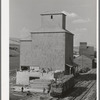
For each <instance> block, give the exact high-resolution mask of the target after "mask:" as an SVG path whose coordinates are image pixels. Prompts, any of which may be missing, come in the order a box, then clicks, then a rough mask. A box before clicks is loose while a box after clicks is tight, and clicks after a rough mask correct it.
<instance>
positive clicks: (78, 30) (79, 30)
mask: <svg viewBox="0 0 100 100" xmlns="http://www.w3.org/2000/svg"><path fill="white" fill-rule="evenodd" d="M81 31H87V28H76V29H75V30H73V33H76V32H81Z"/></svg>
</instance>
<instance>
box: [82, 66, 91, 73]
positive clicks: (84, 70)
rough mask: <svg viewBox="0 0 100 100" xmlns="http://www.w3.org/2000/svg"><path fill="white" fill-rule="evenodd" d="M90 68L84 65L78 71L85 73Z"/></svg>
mask: <svg viewBox="0 0 100 100" xmlns="http://www.w3.org/2000/svg"><path fill="white" fill-rule="evenodd" d="M89 70H90V68H88V67H86V68H82V69H81V70H80V73H87V72H88V71H89Z"/></svg>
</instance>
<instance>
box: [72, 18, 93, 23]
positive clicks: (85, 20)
mask: <svg viewBox="0 0 100 100" xmlns="http://www.w3.org/2000/svg"><path fill="white" fill-rule="evenodd" d="M90 21H91V20H90V19H89V18H87V19H77V20H74V21H73V22H72V23H88V22H90Z"/></svg>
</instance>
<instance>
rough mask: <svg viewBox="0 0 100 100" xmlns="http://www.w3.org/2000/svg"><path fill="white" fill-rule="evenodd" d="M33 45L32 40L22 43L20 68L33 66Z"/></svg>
mask: <svg viewBox="0 0 100 100" xmlns="http://www.w3.org/2000/svg"><path fill="white" fill-rule="evenodd" d="M31 43H32V41H31V40H22V41H21V43H20V66H31V65H32V52H31V51H32V46H31Z"/></svg>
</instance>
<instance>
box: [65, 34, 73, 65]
mask: <svg viewBox="0 0 100 100" xmlns="http://www.w3.org/2000/svg"><path fill="white" fill-rule="evenodd" d="M65 41H66V43H65V51H66V53H65V63H66V64H72V63H73V35H72V34H69V33H66V39H65Z"/></svg>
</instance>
